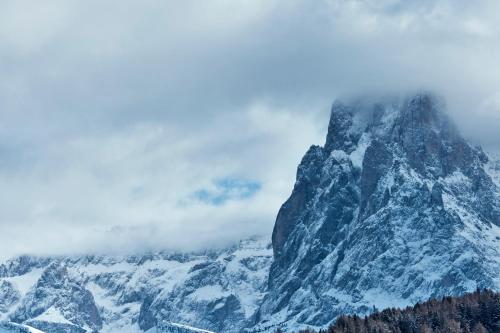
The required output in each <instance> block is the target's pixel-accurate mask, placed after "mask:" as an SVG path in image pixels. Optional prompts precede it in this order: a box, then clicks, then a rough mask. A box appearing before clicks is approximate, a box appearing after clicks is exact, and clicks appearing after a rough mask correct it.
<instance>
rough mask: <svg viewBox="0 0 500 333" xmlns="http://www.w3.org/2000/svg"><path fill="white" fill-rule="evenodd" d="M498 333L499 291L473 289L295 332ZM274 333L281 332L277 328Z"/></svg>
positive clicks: (349, 317)
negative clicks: (455, 295)
mask: <svg viewBox="0 0 500 333" xmlns="http://www.w3.org/2000/svg"><path fill="white" fill-rule="evenodd" d="M389 332H390V333H500V293H497V292H493V291H491V290H476V291H475V292H473V293H467V294H464V295H463V296H459V297H450V296H447V297H443V298H442V299H431V300H429V301H427V302H424V303H417V304H415V305H414V306H410V307H407V308H405V309H397V308H388V309H385V310H383V311H376V312H374V313H372V314H371V315H369V316H366V317H360V316H357V315H345V316H340V317H339V318H337V320H336V322H335V324H333V325H332V326H330V327H329V328H328V329H326V330H320V331H319V332H317V331H314V330H310V329H306V330H302V331H299V332H298V333H389ZM276 333H283V331H282V330H281V329H278V330H277V331H276Z"/></svg>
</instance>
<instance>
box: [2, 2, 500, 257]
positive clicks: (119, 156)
mask: <svg viewBox="0 0 500 333" xmlns="http://www.w3.org/2000/svg"><path fill="white" fill-rule="evenodd" d="M498 13H500V4H499V3H498V2H497V1H493V0H491V1H488V0H484V1H480V2H479V3H477V2H476V3H474V4H472V3H470V2H468V1H461V0H459V1H452V0H442V1H439V0H438V1H430V0H424V1H398V0H382V1H375V0H364V1H363V0H357V1H356V0H352V1H349V0H331V1H326V0H325V1H315V2H309V1H297V0H293V1H286V2H285V1H260V0H257V1H249V2H246V1H241V2H239V1H237V2H234V1H233V2H227V1H218V0H214V1H210V2H198V1H189V0H188V1H182V2H178V1H155V0H146V1H141V2H136V1H128V0H126V1H122V2H120V5H119V6H118V5H117V4H116V3H111V2H108V3H103V2H101V1H76V0H69V1H67V0H64V1H63V0H52V1H48V2H44V3H41V2H38V1H28V0H15V1H9V0H8V1H4V2H2V4H1V5H0V70H1V72H2V77H1V78H0V187H1V188H2V193H1V194H0V243H1V244H8V245H2V246H0V250H2V253H4V254H5V255H10V254H14V253H21V252H32V253H33V252H34V253H65V252H74V251H80V252H81V251H111V252H120V251H132V250H134V251H141V250H145V249H159V248H177V249H178V248H182V249H192V248H197V247H203V246H216V245H221V244H226V243H228V242H231V241H234V240H235V239H237V238H240V237H246V236H248V235H251V234H255V233H258V234H270V230H271V228H272V225H273V222H274V218H275V215H276V213H277V211H278V208H279V206H280V204H281V203H282V202H283V201H284V200H285V199H286V197H287V195H289V193H290V191H291V188H292V186H293V181H294V173H295V168H296V165H297V163H298V162H299V160H300V158H301V156H302V154H303V153H304V152H305V150H306V149H307V147H308V146H309V145H310V144H321V143H322V142H323V140H324V135H325V130H326V126H327V121H328V113H329V107H330V105H331V102H332V101H333V99H334V98H335V97H336V96H339V95H343V94H356V93H366V92H377V91H378V92H394V91H405V90H412V89H420V88H425V89H431V90H436V91H438V92H439V93H441V94H443V95H444V96H445V97H446V99H447V101H448V105H449V109H450V113H452V115H453V116H454V117H455V118H456V119H457V121H458V123H459V126H460V127H461V128H462V129H463V131H464V133H465V134H466V135H467V136H468V137H470V138H472V140H474V141H478V142H480V143H482V144H483V145H485V146H487V147H488V148H491V149H498V147H500V137H499V136H498V130H497V129H498V128H499V125H500V116H499V114H500V113H499V109H500V103H498V100H499V99H498V96H499V94H500V75H499V74H500V72H499V69H498V66H497V61H498V60H497V59H498V54H500V31H499V30H500V29H499V28H498V24H497V22H498V19H499V18H500V17H499V14H498ZM222 180H226V181H229V183H228V184H226V185H224V184H223V183H221V181H222ZM231 181H232V182H234V183H233V184H231ZM239 182H243V183H239ZM245 182H248V183H245ZM252 186H253V187H252ZM257 187H258V188H257ZM245 191H246V192H245ZM245 193H247V194H248V195H246V194H245ZM196 194H198V195H196ZM200 199H201V200H200ZM210 203H212V204H210ZM213 203H216V204H215V205H214V204H213ZM229 226H230V227H229ZM111 239H112V240H113V242H110V241H109V240H111ZM7 240H8V242H7Z"/></svg>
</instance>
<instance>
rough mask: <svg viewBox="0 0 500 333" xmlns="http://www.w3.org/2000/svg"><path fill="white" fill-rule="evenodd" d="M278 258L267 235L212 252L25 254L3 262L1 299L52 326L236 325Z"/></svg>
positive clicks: (7, 309) (32, 320)
mask: <svg viewBox="0 0 500 333" xmlns="http://www.w3.org/2000/svg"><path fill="white" fill-rule="evenodd" d="M271 259H272V250H271V248H270V247H269V246H268V242H267V240H265V239H250V240H246V241H242V242H240V243H239V244H238V245H236V246H233V247H231V248H228V249H224V250H219V251H209V252H205V253H191V254H172V253H155V254H148V255H142V256H124V257H111V256H81V257H68V258H53V259H47V258H43V259H36V258H30V259H29V260H26V257H20V258H16V259H13V260H11V261H9V262H7V263H5V264H4V265H2V266H0V271H3V272H4V273H3V274H2V275H3V277H1V278H0V293H2V294H3V295H4V297H2V298H1V299H0V303H1V305H2V306H3V309H4V311H3V317H4V318H9V319H10V320H13V321H15V322H19V323H27V324H29V325H31V326H34V327H37V328H40V329H43V330H44V331H46V332H49V333H50V332H55V331H57V332H84V331H93V330H97V331H99V332H122V333H127V332H130V333H135V332H143V331H146V330H148V329H151V328H155V327H156V326H157V325H158V326H159V327H158V329H160V328H161V329H163V330H165V327H166V326H165V324H161V323H163V322H167V321H171V322H173V323H183V324H175V325H184V324H187V325H189V326H194V327H201V328H206V329H212V328H221V327H222V328H223V329H225V328H226V327H228V329H229V330H228V332H229V331H230V329H231V328H229V327H242V326H243V325H245V324H244V322H245V321H247V320H248V319H249V317H250V316H252V315H253V313H254V311H255V310H256V309H257V308H258V305H259V302H260V301H261V299H262V297H263V293H264V287H265V284H266V279H267V276H268V270H269V266H270V262H271ZM29 266H31V269H30V268H29ZM2 286H3V287H2ZM6 295H10V296H9V297H6ZM168 306H173V307H172V308H171V310H170V311H169V310H168ZM221 311H225V314H226V313H227V316H220V313H221ZM174 319H175V320H174ZM160 324H161V325H160ZM196 324H199V325H196ZM172 325H174V324H172ZM175 325H174V326H175ZM179 327H180V326H179ZM179 327H177V328H179ZM186 327H187V326H186ZM186 327H185V328H186ZM235 331H237V330H235Z"/></svg>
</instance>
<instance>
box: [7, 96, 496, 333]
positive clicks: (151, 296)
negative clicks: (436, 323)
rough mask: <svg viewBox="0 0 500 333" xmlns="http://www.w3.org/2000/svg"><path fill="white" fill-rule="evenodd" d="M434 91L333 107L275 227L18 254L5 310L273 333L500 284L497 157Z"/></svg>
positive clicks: (44, 325)
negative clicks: (105, 251)
mask: <svg viewBox="0 0 500 333" xmlns="http://www.w3.org/2000/svg"><path fill="white" fill-rule="evenodd" d="M444 109H445V107H444V103H443V102H442V101H441V100H440V99H439V98H437V97H435V96H433V95H431V94H418V95H415V96H411V97H405V98H379V99H376V100H372V99H366V98H364V99H359V100H355V101H353V102H350V103H346V104H344V103H341V102H336V103H335V104H334V105H333V108H332V113H331V119H330V124H329V128H328V134H327V139H326V143H325V145H324V146H323V147H319V146H312V147H311V148H310V149H309V151H308V152H307V153H306V155H305V156H304V158H303V159H302V162H301V163H300V165H299V167H298V170H297V181H296V183H295V186H294V189H293V192H292V194H291V196H290V198H289V199H288V200H287V201H286V202H285V203H284V204H283V206H282V207H281V209H280V210H279V213H278V216H277V220H276V224H275V228H274V231H273V235H272V246H271V244H268V242H267V240H266V239H250V240H246V241H242V242H240V243H239V244H238V245H236V246H233V247H230V248H228V249H223V250H217V251H208V252H204V253H164V252H160V253H153V254H146V255H136V256H123V257H116V256H73V257H60V258H36V257H30V256H22V257H18V258H14V259H12V260H9V261H7V262H5V263H4V264H2V265H0V314H1V318H0V319H3V320H10V321H12V322H16V323H19V324H23V325H29V326H32V327H35V328H37V329H41V330H42V331H45V332H47V333H53V332H56V333H59V332H70V333H73V332H74V333H77V332H78V333H80V332H94V331H96V332H105V333H110V332H123V333H127V332H129V333H136V332H137V333H138V332H148V333H169V332H170V333H172V332H173V333H195V332H198V333H200V332H204V333H208V332H217V333H236V332H243V331H246V332H274V331H275V329H276V328H278V327H282V328H285V329H287V328H288V329H293V330H297V329H299V328H301V327H306V326H313V327H324V326H326V325H328V324H330V323H331V322H332V320H334V318H335V317H336V316H338V315H339V314H342V313H354V312H355V313H360V314H365V313H369V312H371V311H372V310H373V309H374V307H376V308H379V309H381V308H384V307H388V306H404V305H407V304H412V303H415V302H417V301H423V300H426V299H428V298H430V297H436V296H440V295H447V294H451V295H458V294H462V293H464V292H465V291H471V290H474V289H476V288H477V287H487V288H492V289H495V290H500V160H498V159H495V158H492V157H491V156H488V155H487V154H486V153H485V152H483V151H482V150H481V148H479V147H475V146H473V145H471V144H469V143H468V142H467V141H466V140H464V139H463V138H462V136H461V135H460V133H459V132H458V130H457V129H456V127H455V126H454V124H453V122H452V121H451V120H450V119H449V118H448V116H447V115H446V114H445V112H444Z"/></svg>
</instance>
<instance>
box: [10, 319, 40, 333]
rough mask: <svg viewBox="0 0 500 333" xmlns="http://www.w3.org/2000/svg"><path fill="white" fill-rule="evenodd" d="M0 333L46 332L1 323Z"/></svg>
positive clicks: (24, 326) (25, 326) (14, 324)
mask: <svg viewBox="0 0 500 333" xmlns="http://www.w3.org/2000/svg"><path fill="white" fill-rule="evenodd" d="M0 333H44V332H42V331H40V330H37V329H36V328H33V327H30V326H27V325H21V324H16V323H11V322H8V321H4V322H0Z"/></svg>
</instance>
